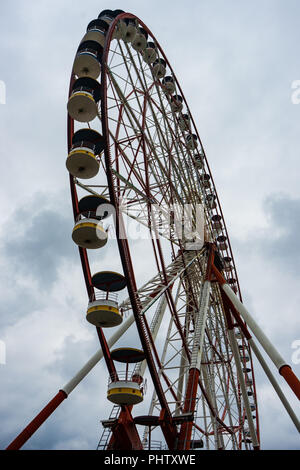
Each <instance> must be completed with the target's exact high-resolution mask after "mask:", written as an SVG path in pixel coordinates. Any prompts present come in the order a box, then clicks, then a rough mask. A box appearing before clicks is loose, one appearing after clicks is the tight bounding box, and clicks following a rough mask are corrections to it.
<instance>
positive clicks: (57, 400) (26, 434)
mask: <svg viewBox="0 0 300 470" xmlns="http://www.w3.org/2000/svg"><path fill="white" fill-rule="evenodd" d="M67 397H68V395H67V394H66V393H65V392H64V391H62V390H60V391H59V392H58V393H57V395H55V397H54V398H53V399H52V400H51V401H50V402H49V403H48V405H46V406H45V408H43V409H42V411H41V412H40V413H39V414H38V415H37V416H36V417H35V418H34V419H33V420H32V421H31V422H30V423H29V424H28V426H26V428H25V429H24V430H23V431H22V432H21V433H20V434H19V435H18V436H17V437H16V439H14V440H13V441H12V442H11V444H9V446H8V447H7V449H6V450H19V449H21V447H22V446H23V445H24V444H25V442H27V441H28V439H29V438H30V437H31V436H32V435H33V434H34V433H35V432H36V431H37V430H38V429H39V427H40V426H41V425H42V424H43V423H44V422H45V421H46V419H47V418H49V416H50V415H51V414H52V413H53V411H55V410H56V408H57V407H58V406H59V405H60V404H61V403H62V402H63V401H64V400H65V399H66V398H67Z"/></svg>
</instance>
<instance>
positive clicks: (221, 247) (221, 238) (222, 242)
mask: <svg viewBox="0 0 300 470" xmlns="http://www.w3.org/2000/svg"><path fill="white" fill-rule="evenodd" d="M226 241H227V237H225V236H224V235H220V236H219V237H218V238H217V242H218V248H219V250H221V251H225V250H227V248H228V246H227V243H226Z"/></svg>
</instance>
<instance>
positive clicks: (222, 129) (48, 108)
mask: <svg viewBox="0 0 300 470" xmlns="http://www.w3.org/2000/svg"><path fill="white" fill-rule="evenodd" d="M105 8H111V9H115V8H121V9H123V10H126V11H129V12H131V13H134V14H136V15H137V16H138V17H140V18H141V19H142V20H143V21H144V22H145V23H146V24H147V25H148V27H149V28H150V29H151V30H152V32H153V33H154V35H155V36H156V38H157V39H158V41H159V43H160V44H161V46H162V48H163V49H164V51H165V53H166V55H167V57H168V59H169V61H170V63H171V65H172V67H173V69H174V71H175V73H176V75H177V78H178V80H179V82H180V84H181V87H182V89H183V91H184V94H185V97H186V99H187V102H188V104H189V107H190V110H191V112H192V114H193V117H194V119H195V122H196V125H197V128H198V130H199V133H200V136H201V139H202V142H203V144H204V148H205V151H206V154H207V157H208V161H209V164H210V167H211V170H212V173H213V176H214V180H215V183H216V187H217V191H218V194H219V198H220V200H221V204H222V208H223V212H224V216H225V220H226V223H227V228H228V231H229V234H230V239H231V243H232V247H233V251H234V255H235V260H236V265H237V270H238V273H239V280H240V284H241V288H242V294H243V299H244V302H245V304H246V305H247V306H248V309H249V310H250V311H251V312H252V314H253V315H254V317H255V318H256V320H257V321H258V322H259V324H260V325H261V327H262V328H263V329H264V331H265V332H266V334H267V335H268V336H269V337H270V339H271V340H272V341H273V342H274V344H275V345H276V346H277V347H278V349H279V351H280V352H281V354H282V355H283V356H284V357H285V359H286V361H287V362H288V363H291V361H292V354H293V352H294V350H293V349H292V343H293V342H294V341H296V340H300V328H299V304H300V289H299V281H300V271H299V262H300V255H299V254H300V250H299V242H298V240H299V230H300V188H299V169H300V161H299V160H300V159H299V157H300V155H299V133H300V104H299V105H297V104H293V103H292V99H291V97H292V92H293V90H292V83H293V82H294V81H296V80H300V56H299V46H298V45H299V41H300V31H299V16H300V3H299V1H298V0H252V1H251V2H248V1H246V0H226V1H225V0H219V1H218V0H201V1H197V2H196V1H195V0H193V1H191V0H186V1H185V2H182V1H179V0H173V1H172V2H170V1H169V2H162V1H158V0H152V2H151V3H150V4H149V2H146V1H133V0H132V1H122V2H119V3H117V2H115V1H111V2H108V3H102V2H101V1H99V0H98V1H96V0H85V1H84V2H78V1H77V2H74V1H70V0H68V1H66V0H64V1H58V0H52V1H51V2H50V0H26V1H25V0H19V1H16V0H11V1H10V2H5V3H4V4H3V5H1V18H0V27H1V42H0V49H1V56H0V57H1V61H0V80H1V81H3V82H4V83H5V85H6V104H0V129H1V145H0V152H1V159H0V165H1V167H0V171H1V173H0V174H1V177H2V181H1V185H0V192H1V197H0V204H1V214H2V224H1V226H0V257H1V258H0V259H1V272H0V277H1V283H0V293H1V306H0V309H1V317H0V340H1V341H4V342H5V344H6V364H2V365H0V375H1V381H0V382H1V391H0V396H1V400H0V420H1V428H0V446H1V448H3V447H5V446H6V445H7V444H8V443H9V442H10V440H12V439H13V438H14V437H15V436H16V434H18V432H19V431H20V430H21V429H23V427H24V426H25V425H26V424H27V423H28V422H29V421H30V420H31V419H32V418H33V417H34V415H35V414H36V413H37V412H38V411H40V409H41V408H42V407H43V406H44V405H45V404H46V403H47V402H48V401H49V400H50V399H51V398H52V397H53V396H54V395H55V394H56V392H57V391H58V389H59V388H60V387H62V386H63V385H64V384H65V383H66V382H67V381H68V380H69V379H70V378H71V377H72V376H73V375H74V374H75V373H76V372H77V370H78V369H79V368H80V367H81V366H82V365H83V364H84V363H85V362H86V361H87V360H88V359H89V357H90V356H91V355H92V354H94V352H95V351H96V350H97V349H98V348H99V342H98V340H97V337H96V334H95V330H94V329H93V328H91V327H90V325H88V324H87V322H86V320H85V310H86V292H85V287H84V282H83V276H82V273H81V267H80V262H79V257H78V252H77V248H76V246H75V245H74V244H73V243H72V241H71V238H70V233H71V230H72V225H73V222H72V210H71V202H70V194H69V184H68V174H67V171H66V169H65V159H66V103H67V95H68V82H69V78H70V73H71V67H72V62H73V58H74V53H75V51H76V49H77V47H78V44H79V42H80V40H81V39H82V36H83V34H84V32H85V28H86V26H87V24H88V22H89V21H90V20H92V19H94V18H96V17H97V16H98V14H99V12H100V11H101V10H103V9H105ZM2 98H3V96H2V97H1V96H0V101H3V99H2ZM109 263H110V259H109V257H108V255H105V256H104V260H103V268H104V269H105V268H107V267H109ZM292 365H293V368H294V370H295V372H296V374H297V375H298V376H299V375H300V364H292ZM272 370H273V371H274V373H275V375H277V372H276V370H275V369H274V368H273V367H272ZM256 378H257V392H258V403H259V412H260V425H261V440H262V447H263V448H265V449H299V447H300V446H299V436H298V435H297V431H296V429H295V427H294V425H293V424H292V422H291V421H290V419H289V417H288V415H287V413H286V411H285V410H284V409H283V407H282V405H281V403H280V402H279V399H278V398H277V396H276V395H275V392H274V391H273V390H272V388H271V386H270V385H269V383H268V381H267V379H266V378H265V377H264V375H263V373H262V372H261V369H260V366H259V365H257V364H256ZM106 380H107V372H106V370H105V368H104V364H99V365H98V366H97V367H96V368H95V369H94V370H93V372H92V373H91V374H90V375H89V376H88V377H87V378H86V380H85V381H84V382H83V383H82V384H81V385H80V386H79V387H78V388H77V389H76V390H75V391H74V392H73V393H72V394H71V396H70V397H69V398H68V400H66V401H65V402H64V403H63V405H61V407H60V408H59V409H58V410H57V411H56V412H55V413H54V415H53V416H52V417H51V418H50V419H49V420H48V421H47V423H45V424H44V425H43V426H42V427H41V429H40V430H39V431H38V432H37V433H36V435H35V436H34V437H33V438H32V439H31V440H30V441H29V442H28V443H27V444H26V446H24V448H27V449H94V448H95V447H96V445H97V442H98V440H99V437H100V434H101V432H102V430H101V425H100V423H99V422H100V419H104V418H107V414H108V409H109V407H108V406H107V402H106V400H105V390H104V388H103V382H105V383H106ZM278 380H279V382H280V384H281V385H282V387H283V389H284V390H285V391H286V396H287V397H288V398H289V399H290V402H291V404H292V405H293V406H294V408H295V411H296V412H298V414H299V407H298V403H297V401H296V399H295V398H294V396H293V393H292V392H291V391H290V390H289V389H288V388H287V387H286V386H285V384H284V383H283V381H282V380H281V377H278ZM297 407H298V408H297Z"/></svg>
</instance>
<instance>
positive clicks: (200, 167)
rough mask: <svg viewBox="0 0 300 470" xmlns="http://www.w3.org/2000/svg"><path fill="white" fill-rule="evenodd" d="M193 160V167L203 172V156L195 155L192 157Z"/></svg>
mask: <svg viewBox="0 0 300 470" xmlns="http://www.w3.org/2000/svg"><path fill="white" fill-rule="evenodd" d="M194 160H195V167H196V168H197V169H198V170H203V169H204V155H203V154H202V153H196V154H195V155H194Z"/></svg>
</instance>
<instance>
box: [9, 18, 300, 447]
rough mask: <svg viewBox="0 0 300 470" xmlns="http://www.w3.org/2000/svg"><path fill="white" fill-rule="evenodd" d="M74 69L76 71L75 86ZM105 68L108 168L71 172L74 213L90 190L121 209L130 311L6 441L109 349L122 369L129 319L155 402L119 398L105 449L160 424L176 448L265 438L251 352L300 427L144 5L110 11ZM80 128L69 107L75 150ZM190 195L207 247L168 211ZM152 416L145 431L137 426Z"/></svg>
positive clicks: (139, 369) (86, 258)
mask: <svg viewBox="0 0 300 470" xmlns="http://www.w3.org/2000/svg"><path fill="white" fill-rule="evenodd" d="M124 20H131V21H134V22H135V25H136V27H142V28H143V29H144V30H145V31H146V32H147V34H148V41H152V42H153V44H154V45H155V52H156V56H157V57H159V58H162V59H163V60H164V61H165V64H166V68H167V73H168V75H169V76H171V77H172V79H173V82H174V86H175V89H174V94H173V95H172V96H171V95H170V94H168V93H166V90H165V88H164V85H163V82H162V80H160V79H158V78H157V77H156V76H155V74H154V72H153V69H152V68H151V65H149V64H148V63H146V62H145V61H144V60H143V56H142V54H141V53H140V52H138V51H136V50H134V49H133V48H132V47H131V44H130V43H127V42H124V41H122V40H121V39H115V33H116V30H117V28H118V27H119V25H120V22H122V21H124ZM75 79H76V77H75V75H74V74H72V77H71V82H70V95H71V90H72V85H73V83H74V81H75ZM100 79H101V99H100V105H99V109H98V116H97V119H96V120H95V121H94V122H93V129H96V130H98V132H99V133H101V135H102V136H103V138H104V141H105V148H104V155H103V156H102V157H101V158H100V161H99V163H100V171H99V175H98V176H97V177H96V178H95V181H93V182H92V184H85V183H84V182H83V181H81V180H79V179H77V178H76V177H73V176H70V187H71V195H72V202H73V210H74V219H75V220H77V218H78V214H79V209H78V200H79V199H80V198H81V197H82V196H84V195H87V194H93V195H98V196H103V197H105V198H106V199H107V200H108V201H110V203H111V204H112V206H113V208H114V211H115V218H114V231H115V234H116V239H115V241H111V242H110V241H109V242H108V244H107V246H106V247H105V248H103V250H109V249H110V248H109V244H110V243H111V249H112V250H113V249H114V253H117V252H118V253H119V256H120V261H121V265H122V269H123V272H124V275H125V277H126V280H127V290H128V298H125V299H123V301H122V302H121V303H120V305H119V307H120V310H121V311H122V313H123V315H124V317H125V319H124V321H123V323H122V324H121V325H120V326H119V327H118V329H117V330H116V331H114V332H113V333H112V334H111V335H110V336H109V337H108V336H107V334H106V332H105V330H104V329H102V328H97V334H98V337H99V341H100V345H101V349H100V350H99V351H98V352H97V353H96V354H95V355H94V356H93V357H92V358H91V359H90V360H89V361H88V363H87V364H86V365H85V366H84V367H83V368H82V369H81V370H80V371H79V372H78V374H76V376H75V377H74V378H73V379H72V380H71V381H70V382H69V383H68V384H66V385H65V386H64V387H62V389H61V390H60V391H59V393H58V394H57V395H56V397H54V399H53V400H51V402H50V403H49V404H48V405H47V406H46V407H45V408H44V410H42V412H41V413H40V414H39V415H38V416H37V417H36V418H35V419H34V420H33V421H32V422H31V423H30V424H29V426H28V427H27V428H26V429H25V430H24V431H23V432H22V433H21V434H20V435H19V436H18V437H17V438H16V440H15V441H14V442H13V443H12V444H11V445H10V446H9V447H8V448H9V449H16V448H20V447H21V446H22V445H23V444H24V443H25V442H26V440H27V439H28V438H29V437H30V436H31V435H32V434H33V433H34V432H35V430H36V429H37V428H38V427H39V426H40V425H41V424H42V423H43V422H44V421H45V419H47V417H48V416H49V415H50V414H51V413H52V412H53V411H54V410H55V409H56V408H57V406H59V404H60V403H61V402H62V401H63V400H64V399H65V398H66V397H67V396H68V395H69V394H70V393H71V392H72V391H73V390H74V388H75V387H76V386H77V384H78V383H79V382H80V381H81V380H82V379H83V378H84V377H85V376H86V375H87V374H88V372H89V371H90V370H91V369H92V368H93V367H94V366H95V365H96V364H97V363H98V362H99V360H101V359H102V358H103V359H104V360H105V363H106V366H107V370H108V375H110V377H113V376H114V375H115V374H116V372H117V371H116V366H115V363H114V360H113V359H112V357H111V348H112V346H113V345H114V344H116V343H117V341H119V339H120V338H122V337H123V336H124V337H126V336H125V335H126V333H127V332H128V331H129V328H130V327H131V328H130V332H131V336H130V341H131V342H132V341H133V339H132V338H133V337H135V338H136V340H135V344H136V345H139V344H140V345H141V347H142V349H143V351H144V354H145V360H144V361H143V362H141V363H138V364H136V366H135V372H136V373H137V374H139V375H140V376H142V377H143V376H145V374H147V375H148V381H149V382H150V383H151V387H149V388H151V391H152V393H147V394H146V396H145V397H144V401H145V402H146V400H147V404H148V411H147V414H146V415H143V416H137V415H136V413H135V408H134V407H132V406H127V405H126V406H124V405H122V406H116V405H114V406H113V408H112V411H111V413H110V416H109V417H108V418H107V419H105V420H104V421H102V424H103V427H104V432H103V435H102V438H101V440H100V442H99V446H98V448H99V449H120V450H131V449H134V450H141V449H148V448H150V449H151V448H152V449H153V448H156V446H157V442H156V441H155V440H153V433H154V434H155V439H160V440H163V446H165V448H167V449H170V450H188V449H196V448H205V449H219V450H220V449H234V450H241V449H255V450H257V449H259V448H260V433H259V414H258V403H257V394H256V387H255V376H254V369H253V362H252V353H253V352H254V354H255V355H256V356H257V358H258V360H259V362H260V363H261V365H262V367H263V368H264V370H265V372H266V374H267V376H268V377H269V379H270V381H271V383H272V385H273V386H274V388H275V390H276V392H277V393H278V395H279V398H280V399H281V401H282V402H283V404H284V406H285V408H286V410H287V412H288V413H289V415H290V417H291V419H292V420H293V422H294V423H295V425H296V427H297V428H298V430H299V422H298V420H297V418H296V416H295V414H294V412H293V410H292V409H291V407H290V405H289V404H288V402H287V400H286V398H285V396H284V394H283V393H282V391H281V389H280V388H279V386H278V384H277V382H276V380H275V378H274V376H273V374H272V373H271V371H270V369H269V368H268V366H267V364H266V362H265V360H264V359H263V356H262V354H261V352H260V350H259V349H258V347H257V346H256V343H255V342H254V340H253V338H252V336H251V334H250V332H249V330H248V328H249V329H250V330H251V332H252V333H253V335H254V336H256V337H257V340H258V341H259V343H260V344H261V346H262V347H263V348H264V350H265V351H266V353H267V354H268V355H269V356H270V357H271V359H272V360H273V362H274V363H275V365H276V366H277V368H278V370H279V372H280V374H281V375H282V376H283V377H284V378H285V379H286V381H287V382H288V383H289V385H290V386H291V388H292V389H293V390H294V392H295V393H296V394H297V395H298V397H299V394H300V392H299V381H298V379H297V378H296V377H295V376H294V374H293V372H292V370H291V368H290V367H289V366H288V365H287V364H286V362H285V361H284V360H283V359H282V358H281V356H280V355H279V353H278V352H277V351H276V349H275V348H274V347H273V346H272V345H271V343H270V341H269V340H268V339H267V338H266V336H265V335H264V333H263V332H262V331H261V330H260V328H259V327H258V325H257V324H256V323H255V322H254V320H253V318H252V317H251V316H250V314H249V312H247V310H246V309H245V307H244V305H243V303H242V297H241V291H240V286H239V282H238V276H237V271H236V267H235V264H234V257H233V253H232V250H231V246H230V241H229V236H228V233H227V229H226V225H225V221H224V217H223V213H222V209H221V205H220V202H219V199H218V195H217V191H216V188H215V185H214V181H213V177H212V174H211V172H210V169H209V165H208V162H207V159H206V156H205V152H204V149H203V146H202V143H201V139H200V136H199V134H198V131H197V129H196V126H195V123H194V120H193V118H192V114H191V112H190V109H189V107H188V104H187V102H186V100H185V98H184V95H183V92H182V90H181V87H180V85H179V83H178V81H177V79H176V76H175V74H174V71H173V69H172V68H171V66H170V64H169V62H168V60H167V57H166V55H165V53H164V51H163V50H162V48H161V47H160V45H159V43H158V42H157V40H156V38H155V37H154V36H153V34H152V33H151V31H150V30H149V28H148V27H147V26H146V25H145V24H144V23H143V22H142V21H141V20H140V19H138V18H137V17H136V16H134V15H132V14H130V13H120V14H118V15H117V16H116V17H115V18H114V19H113V20H112V21H111V23H110V26H109V28H108V31H107V34H106V39H105V44H104V46H103V54H102V59H101V78H100ZM178 95H180V96H181V97H182V105H183V107H184V109H185V112H186V113H187V114H188V116H189V127H188V128H184V126H182V125H181V123H180V118H179V117H180V113H178V109H176V106H175V104H176V103H175V104H174V96H175V97H176V96H178ZM75 127H76V123H74V120H73V119H72V118H71V117H70V116H68V146H69V151H70V149H71V145H72V137H73V135H74V132H75V130H76V129H75ZM89 127H90V124H89ZM187 134H188V135H192V136H195V139H196V142H197V145H196V144H195V145H192V146H191V145H189V144H188V142H187ZM199 156H200V157H201V162H200V163H199ZM153 205H155V206H156V207H159V208H160V210H161V213H162V218H161V220H160V223H156V221H155V220H154V218H153V217H152V212H151V211H152V207H153ZM187 205H188V206H189V208H190V211H191V214H192V216H193V217H194V219H195V217H196V214H197V207H198V206H201V207H202V208H203V214H204V223H205V230H204V232H205V240H204V244H202V247H201V248H197V249H187V245H186V243H187V242H188V241H189V240H190V238H189V235H190V234H186V233H184V234H183V237H181V238H180V237H178V231H177V230H176V227H175V225H174V223H172V220H171V222H170V217H169V215H170V213H169V212H168V208H170V207H172V208H173V211H175V212H176V211H179V213H180V214H182V213H183V212H184V210H185V207H186V206H187ZM128 221H131V224H133V225H131V229H132V227H133V229H132V230H134V231H135V230H137V231H138V230H139V229H140V227H142V228H143V230H144V232H143V233H144V235H145V234H146V235H147V236H145V240H143V248H142V250H143V253H144V256H145V266H143V263H141V251H139V246H138V243H137V242H136V240H133V239H132V237H131V236H130V233H128V231H129V229H128V227H130V225H128ZM193 229H194V227H192V228H191V231H193ZM113 247H114V248H113ZM90 251H91V250H90ZM90 251H89V250H86V249H84V248H79V253H80V259H81V263H82V268H83V274H84V279H85V283H86V289H87V295H88V298H91V296H93V295H94V287H93V284H92V280H91V279H92V268H91V265H94V264H96V263H98V264H99V257H98V255H97V253H96V254H95V255H94V254H93V253H91V252H90ZM114 256H115V254H114ZM113 260H114V257H112V261H111V264H112V266H113V264H114V261H113ZM224 260H225V261H224ZM145 271H146V272H147V275H146V273H145ZM142 278H143V279H144V282H141V279H142ZM134 335H135V336H134ZM142 424H143V426H144V428H143V431H142V433H140V432H139V431H138V428H137V426H138V425H142Z"/></svg>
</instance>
